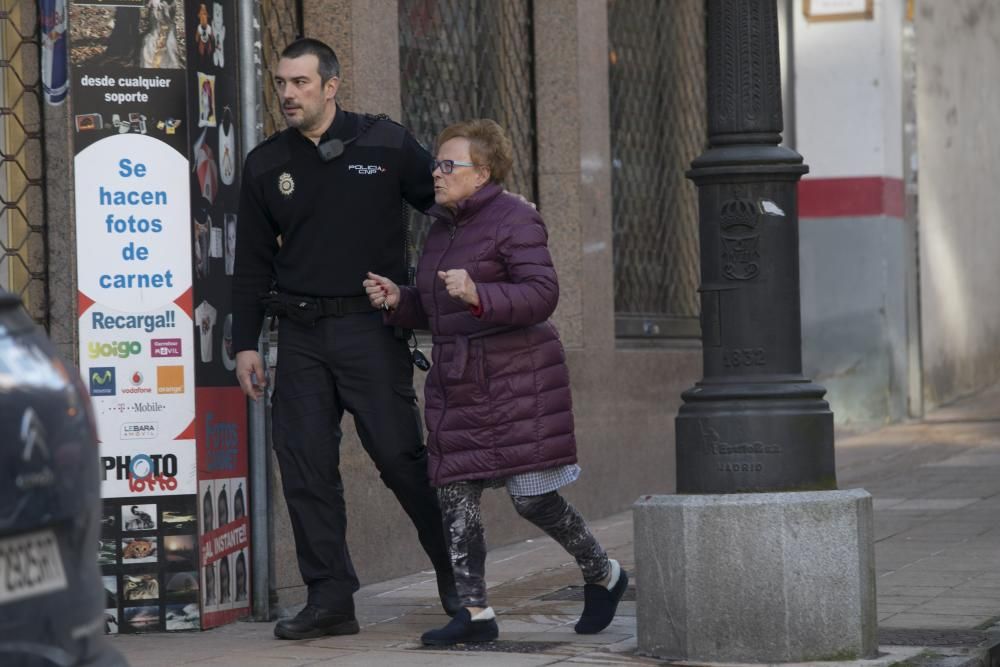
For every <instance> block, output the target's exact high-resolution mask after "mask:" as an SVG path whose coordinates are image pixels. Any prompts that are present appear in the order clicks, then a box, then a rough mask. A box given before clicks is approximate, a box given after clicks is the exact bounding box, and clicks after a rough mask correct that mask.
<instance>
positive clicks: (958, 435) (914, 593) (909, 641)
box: [112, 385, 1000, 667]
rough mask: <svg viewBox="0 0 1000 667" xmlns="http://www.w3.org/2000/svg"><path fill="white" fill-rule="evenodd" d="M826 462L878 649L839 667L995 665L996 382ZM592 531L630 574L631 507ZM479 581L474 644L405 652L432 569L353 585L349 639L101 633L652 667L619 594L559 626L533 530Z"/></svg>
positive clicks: (449, 661)
mask: <svg viewBox="0 0 1000 667" xmlns="http://www.w3.org/2000/svg"><path fill="white" fill-rule="evenodd" d="M837 459H838V475H839V485H840V488H843V489H848V488H858V487H860V488H865V489H867V490H868V491H869V492H871V494H872V495H873V496H874V497H875V528H876V545H875V550H876V565H877V570H878V618H879V625H880V633H879V640H880V651H881V652H882V653H883V655H881V656H880V657H879V658H878V659H876V660H869V661H861V662H856V663H849V664H854V665H872V666H874V665H889V664H893V663H899V662H902V661H905V662H906V664H908V665H930V664H940V665H949V666H950V667H958V666H960V665H978V664H982V665H989V664H990V661H991V660H993V661H996V662H995V663H994V664H997V663H1000V651H997V650H994V651H993V652H992V656H993V657H992V658H991V653H990V652H989V648H990V646H992V645H993V644H995V643H996V640H995V637H997V636H998V635H997V634H996V633H998V632H1000V624H998V620H1000V385H998V386H997V387H994V388H992V389H990V390H988V391H985V392H982V393H981V394H979V395H977V396H974V397H972V398H969V399H965V400H963V401H960V402H958V403H956V404H954V405H953V406H950V407H947V408H943V409H941V410H938V411H937V412H935V413H934V414H932V415H930V416H929V417H928V418H927V419H926V420H924V421H923V422H920V423H912V424H901V425H896V426H891V427H887V428H883V429H880V430H878V431H873V432H870V433H866V434H863V435H858V436H854V437H844V438H841V439H840V440H839V441H838V443H837ZM591 527H592V529H593V530H594V532H595V534H596V535H597V537H598V539H599V540H600V541H601V543H602V544H603V545H604V546H605V548H606V549H607V550H608V551H609V552H610V553H611V554H612V555H613V556H614V557H616V558H618V559H619V560H621V561H622V564H623V565H624V566H625V567H626V568H627V569H628V570H629V572H630V573H633V572H634V569H635V568H634V563H633V554H632V539H633V536H632V517H631V513H630V512H625V513H622V514H619V515H616V516H613V517H610V518H607V519H604V520H602V521H597V522H593V523H592V524H591ZM487 578H488V583H489V587H490V602H491V604H492V605H493V607H494V609H496V611H497V612H498V614H499V618H498V620H499V623H500V633H501V635H500V640H501V641H498V642H494V643H493V644H490V645H486V646H482V647H461V648H457V649H453V650H440V649H436V650H429V649H425V648H422V647H421V646H420V644H419V636H420V633H421V632H423V631H424V630H426V629H428V628H432V627H438V626H440V625H443V624H444V623H445V622H446V621H447V617H446V616H445V615H444V614H443V612H441V610H440V607H439V606H438V604H437V600H436V589H435V584H434V580H433V573H432V572H421V573H417V574H414V575H411V576H408V577H403V578H400V579H395V580H392V581H387V582H382V583H379V584H374V585H371V586H366V587H364V588H362V589H361V591H360V592H359V593H358V595H357V596H356V603H357V610H358V618H359V621H360V622H361V624H362V629H361V634H359V635H355V636H352V637H336V638H335V637H328V638H323V639H314V640H302V641H279V640H276V639H274V638H273V635H272V627H273V624H272V623H250V622H243V623H236V624H233V625H230V626H227V627H224V628H219V629H216V630H211V631H208V632H202V633H182V634H154V635H119V636H115V637H113V638H112V642H113V644H114V645H115V646H116V647H117V648H118V649H119V650H121V651H122V652H123V653H124V654H125V655H126V656H127V657H128V659H129V661H130V662H131V664H132V665H133V666H134V667H167V666H171V667H172V666H174V665H191V664H198V665H220V666H221V665H241V666H244V665H245V666H247V667H271V666H275V667H296V666H298V665H344V666H347V665H435V666H439V667H446V666H448V665H483V666H487V665H505V666H506V665H510V666H521V665H524V666H529V665H555V664H567V665H578V664H589V665H658V664H666V663H663V662H662V661H657V660H654V659H651V658H644V657H642V656H638V655H636V638H635V603H634V599H635V596H634V591H629V593H627V594H626V598H625V600H626V601H625V602H623V603H622V605H621V607H620V609H619V615H618V618H616V620H615V621H614V623H612V625H611V626H610V627H609V628H608V629H607V630H605V631H604V632H603V633H601V634H599V635H595V636H581V635H577V634H575V633H574V632H573V624H574V623H575V621H576V619H577V617H578V616H579V614H580V610H581V609H582V597H581V596H580V589H579V585H580V575H579V570H578V569H577V568H576V565H575V563H573V562H571V561H570V559H569V558H568V556H567V555H566V554H565V552H563V551H562V549H561V548H559V547H558V546H557V545H556V544H555V543H554V542H552V541H551V540H549V539H547V538H540V539H536V540H528V541H525V542H521V543H518V544H514V545H511V546H508V547H503V548H499V549H494V550H493V551H491V552H490V555H489V558H488V563H487ZM639 585H641V582H640V583H639ZM817 604H822V602H821V601H817ZM824 664H827V665H832V664H838V663H824Z"/></svg>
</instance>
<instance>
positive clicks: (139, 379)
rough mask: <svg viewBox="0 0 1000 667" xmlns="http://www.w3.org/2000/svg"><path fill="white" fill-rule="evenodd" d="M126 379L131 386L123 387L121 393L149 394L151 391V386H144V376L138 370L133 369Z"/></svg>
mask: <svg viewBox="0 0 1000 667" xmlns="http://www.w3.org/2000/svg"><path fill="white" fill-rule="evenodd" d="M128 381H129V384H130V385H131V386H130V387H123V388H122V393H123V394H151V393H152V392H153V389H152V388H151V387H146V386H144V384H143V383H144V382H145V378H144V377H143V375H142V373H140V372H139V371H133V372H132V375H130V376H129V379H128Z"/></svg>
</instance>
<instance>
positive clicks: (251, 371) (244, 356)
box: [236, 350, 267, 401]
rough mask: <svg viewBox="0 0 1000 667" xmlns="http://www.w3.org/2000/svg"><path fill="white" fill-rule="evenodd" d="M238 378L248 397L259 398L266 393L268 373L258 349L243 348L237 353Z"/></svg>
mask: <svg viewBox="0 0 1000 667" xmlns="http://www.w3.org/2000/svg"><path fill="white" fill-rule="evenodd" d="M236 379H237V380H239V381H240V389H242V390H243V393H244V394H246V395H247V398H250V399H253V400H255V401H256V400H257V399H258V398H260V397H261V396H263V395H264V389H265V388H266V387H267V374H266V373H265V372H264V364H263V363H261V360H260V354H259V353H258V352H257V350H243V351H242V352H237V353H236Z"/></svg>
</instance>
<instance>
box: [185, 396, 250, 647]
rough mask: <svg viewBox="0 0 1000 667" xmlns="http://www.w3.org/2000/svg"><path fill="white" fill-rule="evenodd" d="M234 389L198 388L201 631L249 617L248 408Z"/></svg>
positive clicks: (196, 426) (196, 428)
mask: <svg viewBox="0 0 1000 667" xmlns="http://www.w3.org/2000/svg"><path fill="white" fill-rule="evenodd" d="M241 396H242V393H241V392H240V389H239V388H238V387H199V388H198V389H197V399H198V418H197V420H196V425H195V430H196V432H197V435H198V444H199V446H198V519H199V521H198V525H199V553H200V554H201V572H202V579H201V582H200V586H201V603H202V627H205V628H210V627H214V626H216V625H221V624H223V623H228V622H230V621H233V620H235V619H237V618H240V617H243V616H246V615H248V614H249V613H250V523H249V518H248V515H249V509H250V495H249V488H248V486H247V482H248V478H247V473H248V466H247V449H246V447H245V446H243V443H245V442H246V424H247V421H246V409H245V408H244V407H243V406H244V404H245V403H244V402H243V401H242V400H240V397H241Z"/></svg>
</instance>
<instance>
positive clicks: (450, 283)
mask: <svg viewBox="0 0 1000 667" xmlns="http://www.w3.org/2000/svg"><path fill="white" fill-rule="evenodd" d="M438 278H440V279H441V280H443V281H444V288H445V289H446V290H448V296H450V297H451V298H453V299H458V300H459V301H462V302H464V303H467V304H469V305H470V306H478V305H479V292H478V291H477V290H476V283H474V282H472V278H470V277H469V272H468V271H466V270H465V269H450V270H448V271H438Z"/></svg>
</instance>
